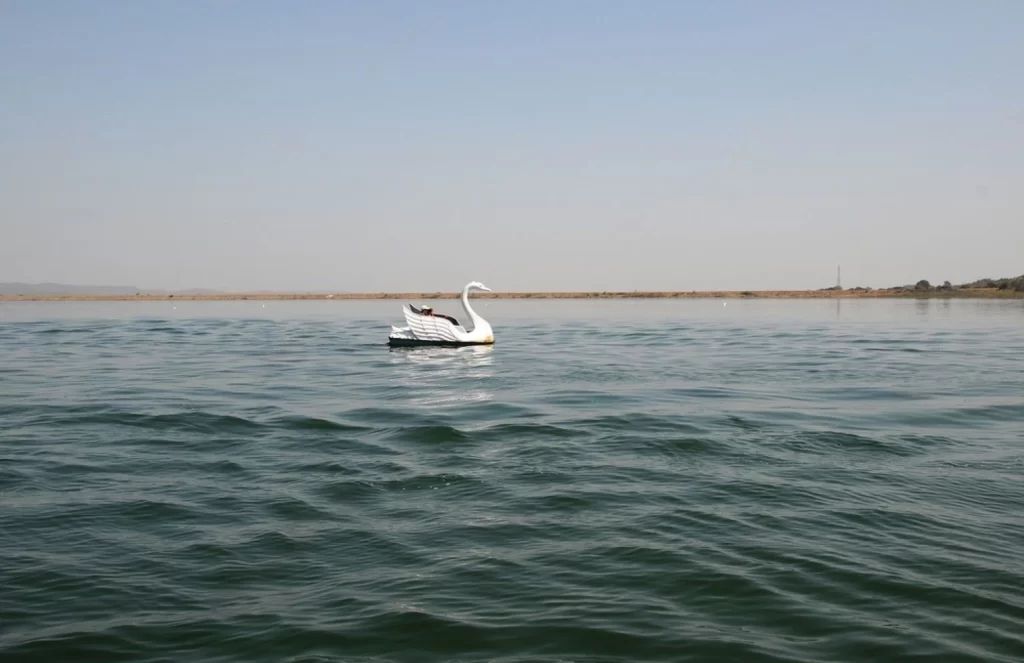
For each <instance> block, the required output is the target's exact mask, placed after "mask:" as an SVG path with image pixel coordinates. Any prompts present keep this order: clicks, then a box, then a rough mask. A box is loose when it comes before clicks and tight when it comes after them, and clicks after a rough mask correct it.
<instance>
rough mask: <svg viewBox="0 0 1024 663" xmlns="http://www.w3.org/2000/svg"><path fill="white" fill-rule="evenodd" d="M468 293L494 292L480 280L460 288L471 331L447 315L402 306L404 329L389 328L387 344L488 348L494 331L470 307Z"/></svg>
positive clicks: (407, 305)
mask: <svg viewBox="0 0 1024 663" xmlns="http://www.w3.org/2000/svg"><path fill="white" fill-rule="evenodd" d="M470 292H493V291H492V290H491V289H490V288H488V287H487V286H485V285H484V284H483V283H480V282H479V281H471V282H469V283H467V284H466V286H465V287H464V288H463V289H462V296H461V297H460V299H461V300H462V308H463V309H464V310H465V312H466V317H467V318H469V321H470V323H471V328H470V329H468V330H467V328H466V327H465V326H463V325H462V324H459V322H458V321H457V320H456V319H455V318H453V317H451V316H448V315H442V314H435V313H434V312H433V311H432V310H431V309H429V308H426V307H424V308H422V309H418V308H416V307H414V306H412V305H410V304H406V305H405V306H403V307H402V312H403V313H404V314H405V321H406V323H407V326H405V327H395V326H392V327H391V334H390V335H388V345H391V346H410V345H456V346H458V345H490V344H492V343H494V331H493V330H492V329H491V325H490V323H489V322H487V321H486V320H484V319H483V318H482V317H480V314H479V313H477V312H476V311H474V310H473V307H472V306H470V305H469V293H470Z"/></svg>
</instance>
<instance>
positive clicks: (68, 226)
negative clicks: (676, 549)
mask: <svg viewBox="0 0 1024 663" xmlns="http://www.w3.org/2000/svg"><path fill="white" fill-rule="evenodd" d="M1022 26H1024V2H1021V1H1020V0H1007V1H1005V2H996V1H984V0H982V1H977V2H974V1H968V0H964V1H962V2H940V1H932V0H919V1H910V0H886V1H884V2H882V1H879V2H871V1H864V0H855V1H853V0H851V1H850V2H838V1H836V2H820V1H817V0H815V1H810V0H808V1H807V2H738V3H733V2H722V1H718V0H716V1H714V2H700V3H698V2H683V1H679V0H672V1H666V2H656V1H654V0H645V1H644V2H626V1H620V2H598V1H596V0H586V1H584V0H579V1H575V2H570V1H560V0H545V1H543V2H526V1H524V0H520V1H515V2H470V1H467V2H441V1H437V0H432V1H430V2H389V1H379V2H345V1H342V0H338V1H330V2H328V1H322V2H321V1H317V2H313V1H296V2H286V1H284V0H280V1H277V2H266V1H254V0H239V1H226V0H222V1H213V0H203V1H200V0H193V1H191V2H189V1H183V0H173V1H171V0H148V1H146V2H139V1H136V0H130V1H129V0H125V1H117V0H103V1H102V2H86V1H85V0H82V1H78V2H70V1H67V2H64V1H59V0H2V1H0V281H18V280H20V281H62V282H67V283H79V284H84V283H87V284H131V285H138V286H141V287H151V288H190V287H212V288H221V289H232V290H238V289H280V290H305V289H318V290H319V289H334V290H371V291H376V290H391V291H394V290H420V289H426V290H436V289H443V290H452V289H457V288H460V287H461V286H462V285H463V284H464V283H465V282H466V281H468V280H472V279H476V280H480V281H483V282H484V283H486V284H488V285H489V286H491V287H492V288H494V289H495V290H566V289H616V290H619V289H621V290H633V289H686V290H689V289H710V288H728V289H747V288H751V289H759V288H788V287H793V288H802V287H811V288H816V287H823V286H828V285H831V284H832V283H834V280H835V271H836V265H837V264H838V263H841V264H842V266H843V276H844V278H843V281H844V285H849V286H852V285H858V284H860V285H868V286H886V285H895V284H902V283H908V282H914V281H916V280H918V279H920V278H927V279H930V280H932V281H938V282H941V281H943V280H945V279H949V280H951V281H953V282H960V281H963V280H973V279H975V278H979V277H982V276H1009V275H1017V274H1021V273H1024V37H1022V34H1024V32H1022V30H1024V27H1022Z"/></svg>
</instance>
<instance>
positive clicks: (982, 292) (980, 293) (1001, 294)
mask: <svg viewBox="0 0 1024 663" xmlns="http://www.w3.org/2000/svg"><path fill="white" fill-rule="evenodd" d="M458 296H459V293H450V292H449V293H445V292H401V293H396V292H369V293H351V292H342V293H279V292H270V293H260V292H254V293H203V294H164V293H161V294H147V293H145V292H140V293H137V294H133V295H87V294H75V295H59V294H54V295H44V294H31V295H30V294H26V295H0V301H8V302H10V301H37V302H38V301H47V302H88V301H103V302H110V301H135V302H141V301H166V300H172V299H173V300H180V301H230V300H247V299H254V300H286V299H309V300H312V299H331V300H341V301H344V300H366V299H371V300H372V299H400V300H404V301H414V302H415V301H421V300H429V299H455V298H457V297H458ZM880 298H903V299H905V298H957V299H963V298H978V299H981V298H983V299H1024V292H1014V291H1013V290H998V289H995V288H978V289H973V288H961V289H955V290H931V291H916V290H898V289H892V290H888V289H884V290H841V291H835V290H744V291H740V290H729V291H710V290H709V291H671V292H665V291H632V292H497V293H477V294H474V295H473V299H880Z"/></svg>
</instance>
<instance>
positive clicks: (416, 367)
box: [389, 345, 495, 408]
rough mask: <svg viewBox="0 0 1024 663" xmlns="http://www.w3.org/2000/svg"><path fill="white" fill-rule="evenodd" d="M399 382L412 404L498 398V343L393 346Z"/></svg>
mask: <svg viewBox="0 0 1024 663" xmlns="http://www.w3.org/2000/svg"><path fill="white" fill-rule="evenodd" d="M389 358H390V362H391V365H392V366H394V367H395V368H396V369H397V370H398V372H399V375H398V384H400V385H401V386H402V387H405V388H407V389H406V391H405V397H406V398H407V399H408V400H407V403H408V404H409V405H411V406H418V407H426V408H437V407H450V406H455V405H463V404H465V403H469V402H482V401H490V400H492V399H493V398H494V392H493V391H492V390H491V385H492V382H493V378H494V374H495V372H494V370H493V368H494V346H492V345H471V346H465V347H456V348H446V347H418V348H392V349H391V351H390V353H389Z"/></svg>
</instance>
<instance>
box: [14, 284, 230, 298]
mask: <svg viewBox="0 0 1024 663" xmlns="http://www.w3.org/2000/svg"><path fill="white" fill-rule="evenodd" d="M170 292H173V293H181V294H183V295H184V294H189V295H204V294H217V293H219V292H220V291H219V290H210V289H207V288H192V289H190V290H150V289H146V288H138V287H136V286H133V285H68V284H66V283H19V282H13V283H0V295H135V294H140V293H141V294H150V295H157V294H165V293H170Z"/></svg>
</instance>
